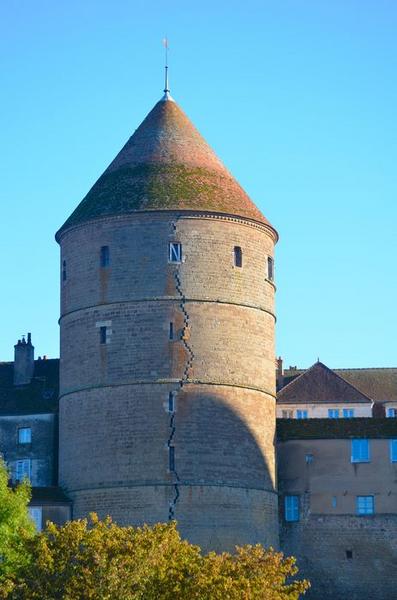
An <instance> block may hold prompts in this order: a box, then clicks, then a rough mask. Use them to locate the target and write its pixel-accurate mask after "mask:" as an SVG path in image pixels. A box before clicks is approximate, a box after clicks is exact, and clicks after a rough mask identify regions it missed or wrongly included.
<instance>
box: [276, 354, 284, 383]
mask: <svg viewBox="0 0 397 600" xmlns="http://www.w3.org/2000/svg"><path fill="white" fill-rule="evenodd" d="M276 382H277V390H280V389H281V388H282V387H283V384H284V373H283V359H282V358H281V356H279V357H278V358H277V359H276Z"/></svg>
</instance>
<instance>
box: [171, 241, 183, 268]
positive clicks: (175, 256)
mask: <svg viewBox="0 0 397 600" xmlns="http://www.w3.org/2000/svg"><path fill="white" fill-rule="evenodd" d="M168 261H169V262H170V263H180V262H182V244H181V243H180V242H170V243H169V244H168Z"/></svg>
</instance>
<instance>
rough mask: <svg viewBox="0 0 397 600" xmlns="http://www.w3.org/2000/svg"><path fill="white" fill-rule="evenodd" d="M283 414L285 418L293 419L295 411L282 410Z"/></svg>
mask: <svg viewBox="0 0 397 600" xmlns="http://www.w3.org/2000/svg"><path fill="white" fill-rule="evenodd" d="M281 415H282V418H283V419H293V418H294V411H293V410H282V411H281Z"/></svg>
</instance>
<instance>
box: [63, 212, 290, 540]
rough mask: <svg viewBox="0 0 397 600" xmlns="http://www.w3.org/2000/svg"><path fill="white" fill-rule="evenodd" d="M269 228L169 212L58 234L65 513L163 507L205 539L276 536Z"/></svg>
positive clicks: (140, 513) (154, 511) (143, 512)
mask: <svg viewBox="0 0 397 600" xmlns="http://www.w3.org/2000/svg"><path fill="white" fill-rule="evenodd" d="M272 235H273V234H272V233H271V231H270V230H268V229H267V228H266V227H263V226H259V225H257V224H254V223H250V222H248V221H244V220H241V219H236V218H227V217H225V216H219V215H200V214H195V215H193V214H187V215H185V214H183V215H181V214H168V213H163V214H160V213H152V214H149V213H142V214H137V215H135V216H129V217H125V218H120V219H117V218H115V219H108V220H106V221H98V222H93V223H88V224H86V225H84V226H82V227H77V228H76V229H73V230H71V231H69V232H66V233H65V234H64V235H63V237H62V239H61V246H62V257H61V260H62V261H65V262H66V268H67V277H66V280H65V281H63V283H62V315H61V321H60V323H61V369H60V371H61V377H60V380H61V391H60V484H61V485H64V486H65V487H66V489H67V491H68V493H69V494H70V496H71V498H72V499H73V500H74V516H75V517H79V516H82V515H84V514H86V513H87V512H88V511H90V510H96V511H97V512H99V514H101V515H102V516H103V515H104V513H106V512H110V513H111V514H112V516H113V517H114V518H116V520H118V521H119V522H121V523H137V524H138V523H142V522H145V521H146V522H151V523H153V522H156V521H166V520H167V519H168V518H176V519H177V520H178V522H179V524H180V528H181V531H182V533H183V535H186V536H187V537H189V539H191V540H192V541H194V542H197V543H200V544H202V545H203V546H204V547H205V548H206V549H208V548H210V547H213V548H216V549H217V550H220V549H222V548H227V549H232V548H233V546H234V545H235V544H241V543H248V542H250V543H254V542H259V541H261V542H263V543H265V544H267V545H268V544H272V545H277V527H278V524H277V501H276V494H275V461H274V430H275V400H274V395H275V381H274V380H275V376H274V322H275V318H274V307H273V303H274V298H273V297H274V284H273V283H272V282H270V281H268V280H267V257H268V256H269V255H270V256H272V252H273V243H274V239H273V237H272ZM169 242H179V243H181V244H182V248H183V260H182V262H181V264H172V263H169V260H168V244H169ZM105 245H106V246H108V247H109V252H110V264H109V266H108V267H105V268H104V267H100V262H99V256H100V248H101V246H105ZM235 246H239V247H241V249H242V253H243V265H242V267H241V268H239V267H236V266H235V265H234V247H235ZM170 323H172V325H173V333H174V335H173V339H170V335H169V331H170ZM104 325H106V327H107V336H108V337H107V340H106V341H107V343H106V344H100V337H99V329H100V327H101V326H104ZM170 393H172V394H173V398H174V404H175V407H174V410H173V411H171V412H169V410H168V402H169V394H170ZM171 452H172V453H173V460H171V458H170V455H171Z"/></svg>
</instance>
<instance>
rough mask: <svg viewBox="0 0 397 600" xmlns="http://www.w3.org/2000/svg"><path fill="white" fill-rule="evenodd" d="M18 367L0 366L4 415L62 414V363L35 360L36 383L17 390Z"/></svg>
mask: <svg viewBox="0 0 397 600" xmlns="http://www.w3.org/2000/svg"><path fill="white" fill-rule="evenodd" d="M13 374H14V363H12V362H3V363H0V415H2V416H5V415H24V414H25V415H28V414H30V415H31V414H43V413H52V412H56V411H57V410H58V395H59V359H57V358H53V359H46V360H35V362H34V374H33V379H32V381H31V382H30V383H29V384H27V385H20V386H15V385H14V381H13Z"/></svg>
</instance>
